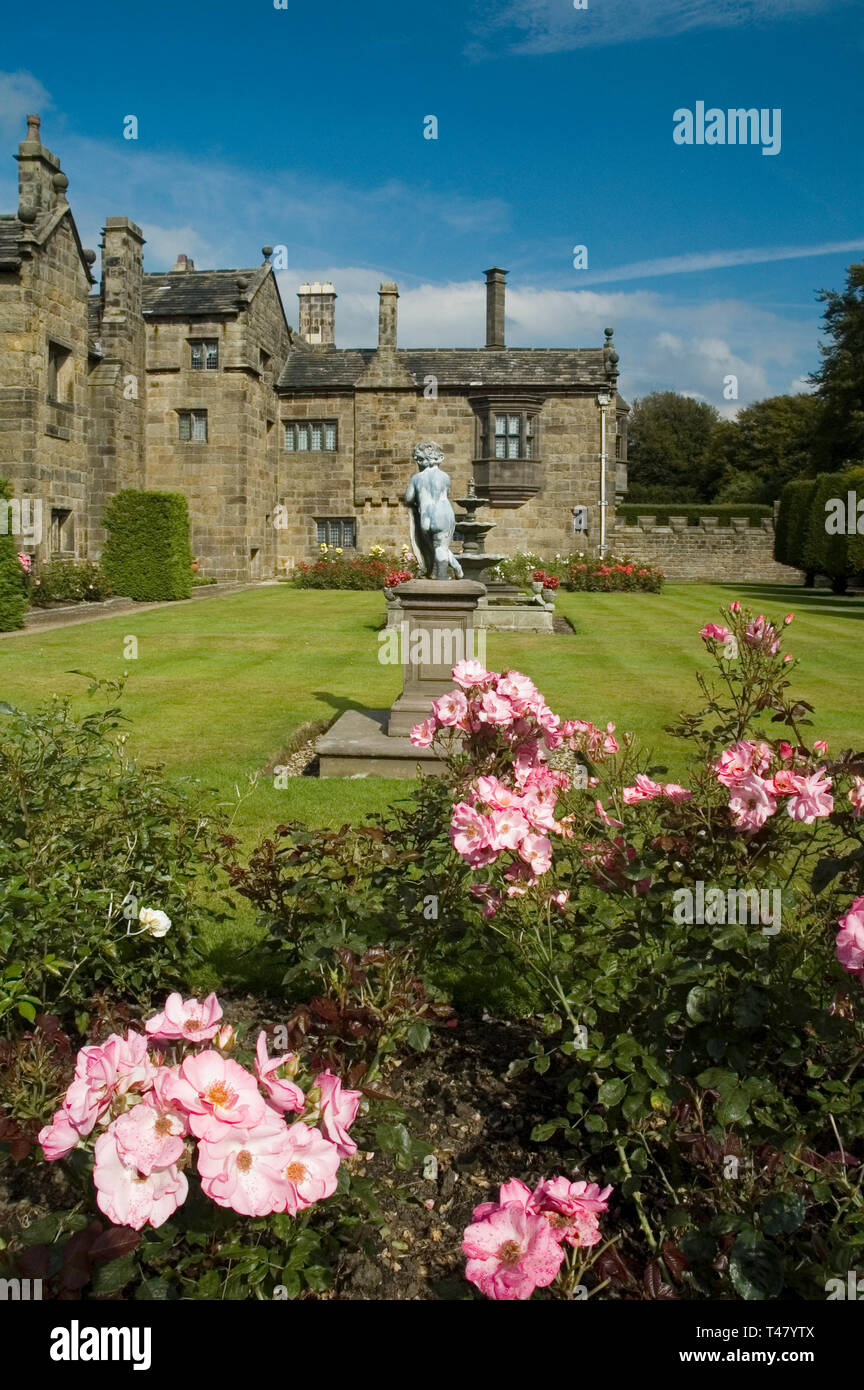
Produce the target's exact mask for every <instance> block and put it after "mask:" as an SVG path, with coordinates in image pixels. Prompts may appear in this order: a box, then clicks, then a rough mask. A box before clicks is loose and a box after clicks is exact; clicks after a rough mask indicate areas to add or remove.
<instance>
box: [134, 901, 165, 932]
mask: <svg viewBox="0 0 864 1390" xmlns="http://www.w3.org/2000/svg"><path fill="white" fill-rule="evenodd" d="M138 921H139V922H140V923H141V926H142V927H144V929H145V931H149V933H150V935H151V936H156V937H159V936H165V935H166V934H167V932H168V928H169V927H170V926H171V918H170V917H169V916H168V913H167V912H160V911H159V909H158V908H157V907H142V909H141V911H140V912H139V913H138Z"/></svg>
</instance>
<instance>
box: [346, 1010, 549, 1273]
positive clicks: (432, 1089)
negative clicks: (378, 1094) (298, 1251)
mask: <svg viewBox="0 0 864 1390" xmlns="http://www.w3.org/2000/svg"><path fill="white" fill-rule="evenodd" d="M535 1036H536V1034H535V1033H534V1032H533V1031H532V1030H531V1029H530V1028H529V1027H527V1026H525V1025H523V1024H518V1023H506V1022H498V1021H495V1020H491V1019H487V1020H482V1021H481V1020H471V1019H460V1020H458V1021H457V1026H456V1027H455V1028H449V1027H446V1026H439V1027H436V1028H435V1029H434V1030H433V1034H432V1040H431V1043H430V1046H429V1049H428V1051H427V1052H425V1053H423V1054H418V1055H415V1056H413V1057H409V1058H407V1059H403V1060H402V1062H401V1064H400V1065H399V1066H398V1067H396V1068H395V1069H394V1070H393V1071H392V1072H391V1073H390V1074H389V1075H388V1077H387V1086H388V1088H389V1089H390V1090H392V1091H393V1092H395V1094H396V1095H397V1096H398V1100H399V1103H400V1104H401V1105H402V1107H403V1108H404V1109H405V1111H406V1113H407V1118H406V1120H405V1124H406V1127H407V1129H408V1130H409V1132H410V1134H411V1136H412V1138H415V1139H423V1140H425V1141H426V1142H427V1144H428V1145H429V1147H430V1148H431V1149H432V1151H433V1159H432V1160H427V1161H426V1164H425V1165H424V1167H423V1168H422V1169H421V1167H420V1166H417V1167H415V1168H413V1169H412V1170H410V1171H408V1172H400V1171H399V1169H398V1168H397V1167H396V1164H395V1161H394V1159H393V1157H392V1156H391V1155H389V1154H386V1153H376V1152H371V1153H366V1154H363V1153H362V1152H361V1153H358V1154H357V1156H356V1158H355V1159H354V1160H353V1161H352V1163H351V1168H352V1170H353V1171H355V1172H357V1171H361V1172H362V1173H363V1176H364V1177H371V1178H373V1179H374V1181H375V1192H376V1196H377V1198H378V1201H379V1202H380V1203H381V1206H382V1208H383V1210H384V1213H385V1216H386V1225H385V1226H384V1228H383V1229H382V1232H381V1238H382V1248H381V1249H380V1251H379V1252H378V1255H377V1257H376V1258H372V1257H369V1256H366V1255H363V1254H351V1255H348V1256H347V1257H346V1258H345V1259H344V1260H343V1262H342V1266H341V1268H340V1270H339V1274H338V1277H337V1282H336V1287H335V1289H334V1290H333V1292H332V1294H331V1297H335V1298H339V1299H387V1300H390V1299H400V1300H405V1299H409V1300H418V1299H420V1300H430V1299H440V1298H445V1299H454V1298H470V1297H472V1294H471V1292H470V1289H469V1286H468V1285H467V1284H466V1282H465V1278H464V1257H463V1255H462V1253H461V1244H462V1234H463V1232H464V1230H465V1227H466V1226H467V1225H468V1224H469V1223H470V1221H471V1215H472V1212H473V1209H474V1207H475V1206H477V1205H478V1204H479V1203H480V1202H488V1201H494V1200H497V1196H498V1187H499V1185H500V1183H502V1182H506V1181H507V1179H508V1178H510V1177H520V1178H522V1179H523V1180H524V1181H525V1182H527V1183H529V1185H531V1186H533V1185H534V1182H535V1181H538V1180H539V1179H540V1178H542V1177H544V1176H552V1175H553V1174H556V1173H559V1172H568V1171H569V1169H570V1167H571V1166H572V1154H571V1155H570V1156H569V1158H565V1157H564V1156H563V1154H562V1153H561V1152H560V1151H559V1150H557V1149H556V1147H555V1141H554V1140H552V1141H551V1142H547V1143H545V1144H542V1145H540V1144H535V1143H533V1142H532V1141H531V1138H530V1135H531V1130H532V1128H533V1127H534V1125H536V1124H538V1123H540V1122H541V1121H543V1120H545V1119H548V1118H549V1115H550V1114H554V1113H555V1111H554V1110H553V1109H552V1104H553V1102H552V1101H551V1099H550V1097H549V1095H548V1094H547V1092H548V1089H549V1088H548V1086H547V1085H546V1084H545V1083H544V1081H543V1078H541V1077H538V1076H537V1075H536V1074H535V1073H534V1072H533V1071H525V1072H523V1073H522V1074H521V1075H520V1076H518V1077H516V1078H514V1079H512V1080H508V1079H506V1077H505V1073H506V1071H507V1067H508V1064H509V1063H510V1062H511V1061H513V1060H515V1059H516V1058H519V1057H524V1056H526V1055H527V1053H528V1051H529V1045H530V1042H531V1040H532V1039H533V1038H534V1037H535ZM361 1165H362V1166H361ZM424 1173H426V1174H428V1176H424Z"/></svg>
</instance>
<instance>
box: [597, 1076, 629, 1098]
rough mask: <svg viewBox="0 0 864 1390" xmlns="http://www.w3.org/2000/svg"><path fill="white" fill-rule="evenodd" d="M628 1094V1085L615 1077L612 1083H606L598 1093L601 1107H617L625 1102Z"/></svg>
mask: <svg viewBox="0 0 864 1390" xmlns="http://www.w3.org/2000/svg"><path fill="white" fill-rule="evenodd" d="M626 1093H627V1083H626V1081H622V1080H621V1079H620V1078H618V1077H615V1078H613V1079H612V1080H611V1081H604V1082H603V1085H602V1086H601V1087H600V1089H599V1091H598V1092H597V1099H598V1100H599V1102H600V1104H601V1105H617V1104H618V1102H619V1101H621V1100H623V1098H624V1096H625V1095H626Z"/></svg>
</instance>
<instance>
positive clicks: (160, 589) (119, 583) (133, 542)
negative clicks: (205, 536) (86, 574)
mask: <svg viewBox="0 0 864 1390" xmlns="http://www.w3.org/2000/svg"><path fill="white" fill-rule="evenodd" d="M104 524H105V529H106V531H107V532H108V539H107V541H106V544H105V549H104V551H103V552H102V569H103V570H104V572H105V575H106V577H107V579H108V582H109V584H110V585H111V587H112V589H113V590H114V592H115V593H116V594H122V595H123V596H124V597H126V598H134V599H139V600H151V601H152V600H158V599H178V598H189V597H190V595H191V593H192V569H191V564H192V552H191V550H190V547H189V511H188V508H187V505H186V498H185V497H183V495H182V494H181V493H179V492H134V491H131V490H129V491H126V492H118V493H116V495H115V496H114V497H112V498H111V501H110V502H109V503H108V506H107V507H106V508H105V516H104Z"/></svg>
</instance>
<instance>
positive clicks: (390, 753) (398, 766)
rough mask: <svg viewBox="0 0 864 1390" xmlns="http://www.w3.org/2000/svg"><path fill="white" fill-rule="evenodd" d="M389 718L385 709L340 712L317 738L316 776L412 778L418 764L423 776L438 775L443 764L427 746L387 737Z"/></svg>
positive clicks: (442, 769)
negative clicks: (421, 746) (329, 726)
mask: <svg viewBox="0 0 864 1390" xmlns="http://www.w3.org/2000/svg"><path fill="white" fill-rule="evenodd" d="M389 719H390V711H389V709H364V710H359V709H349V710H346V711H345V713H344V714H341V715H340V716H339V718H338V719H337V720H336V723H335V724H334V725H333V727H332V729H329V730H328V732H327V733H326V734H324V735H323V737H322V738H320V739H319V740H318V776H319V777H398V778H405V779H412V778H414V777H416V776H417V769H418V767H419V769H420V770H421V771H422V772H423V773H425V774H426V775H427V776H428V775H429V774H430V773H434V774H435V775H436V776H439V777H440V776H441V774H442V773H443V772H444V770H445V767H446V764H445V763H444V762H443V761H442V760H441V759H440V758H439V757H438V756H437V755H436V754H435V753H433V751H432V749H431V748H415V747H414V744H413V743H412V742H411V740H410V738H390V737H389V736H388V734H387V724H388V721H389ZM416 722H417V721H416V720H415V723H416Z"/></svg>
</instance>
